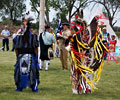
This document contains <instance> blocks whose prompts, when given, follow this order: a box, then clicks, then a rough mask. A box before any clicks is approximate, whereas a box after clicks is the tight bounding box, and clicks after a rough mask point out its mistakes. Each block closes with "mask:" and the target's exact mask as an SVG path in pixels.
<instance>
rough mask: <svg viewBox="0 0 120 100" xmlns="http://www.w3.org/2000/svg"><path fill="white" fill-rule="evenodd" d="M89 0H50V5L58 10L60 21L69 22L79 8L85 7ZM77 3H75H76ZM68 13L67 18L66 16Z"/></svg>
mask: <svg viewBox="0 0 120 100" xmlns="http://www.w3.org/2000/svg"><path fill="white" fill-rule="evenodd" d="M88 2H89V0H51V2H50V3H51V7H52V8H53V9H55V10H57V11H58V14H60V16H61V19H62V21H68V22H70V20H71V18H72V17H73V16H74V15H75V14H76V12H77V11H78V10H79V9H80V8H85V7H86V6H87V4H88ZM76 3H77V4H76ZM76 5H77V6H76ZM67 15H68V19H67V18H66V16H67Z"/></svg>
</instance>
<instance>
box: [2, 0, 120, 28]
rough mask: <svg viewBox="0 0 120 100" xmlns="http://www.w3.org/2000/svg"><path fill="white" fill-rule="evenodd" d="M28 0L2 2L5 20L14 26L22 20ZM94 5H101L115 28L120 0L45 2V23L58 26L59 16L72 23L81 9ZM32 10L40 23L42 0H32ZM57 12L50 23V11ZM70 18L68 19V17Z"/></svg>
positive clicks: (4, 0)
mask: <svg viewBox="0 0 120 100" xmlns="http://www.w3.org/2000/svg"><path fill="white" fill-rule="evenodd" d="M25 1H26V0H0V15H1V17H2V19H3V20H5V19H6V18H9V19H10V20H11V21H12V23H13V24H15V23H16V21H18V20H20V19H21V17H22V16H23V14H25V12H26V5H25ZM91 4H92V5H93V7H94V6H95V5H101V6H102V7H103V12H104V14H105V15H106V17H107V18H109V23H110V25H111V27H114V25H115V23H116V22H117V21H118V19H116V20H115V16H116V15H117V14H118V12H120V0H45V8H46V11H45V23H46V24H52V25H53V26H54V25H55V26H56V24H57V20H58V16H59V15H60V16H61V19H62V21H63V22H66V21H67V22H70V19H71V18H72V17H73V16H74V15H75V14H76V12H77V11H78V10H80V9H85V8H86V7H88V6H90V5H91ZM30 5H31V8H32V9H31V10H32V11H33V12H35V13H37V15H38V17H37V21H39V14H40V12H39V7H40V0H30ZM51 9H54V10H55V11H57V14H56V17H55V18H53V21H52V22H50V16H49V13H50V10H51ZM66 16H68V18H67V17H66Z"/></svg>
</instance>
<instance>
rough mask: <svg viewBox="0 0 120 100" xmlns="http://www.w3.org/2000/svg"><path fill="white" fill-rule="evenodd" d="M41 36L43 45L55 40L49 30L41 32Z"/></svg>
mask: <svg viewBox="0 0 120 100" xmlns="http://www.w3.org/2000/svg"><path fill="white" fill-rule="evenodd" d="M42 38H43V42H44V44H45V45H51V44H52V43H54V42H55V38H54V36H53V35H52V34H51V33H49V32H45V33H44V32H43V34H42Z"/></svg>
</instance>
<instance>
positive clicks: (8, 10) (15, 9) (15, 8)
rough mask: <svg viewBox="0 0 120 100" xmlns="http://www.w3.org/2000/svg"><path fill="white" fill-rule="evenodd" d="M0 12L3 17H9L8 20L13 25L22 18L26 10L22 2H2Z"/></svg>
mask: <svg viewBox="0 0 120 100" xmlns="http://www.w3.org/2000/svg"><path fill="white" fill-rule="evenodd" d="M0 10H1V11H2V13H4V15H7V16H9V17H10V20H11V21H12V22H13V23H14V22H15V21H16V20H17V19H18V18H20V17H21V16H22V13H23V12H24V11H25V10H26V5H25V4H24V0H2V7H0Z"/></svg>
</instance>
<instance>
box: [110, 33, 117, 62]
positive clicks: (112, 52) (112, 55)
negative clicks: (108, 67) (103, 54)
mask: <svg viewBox="0 0 120 100" xmlns="http://www.w3.org/2000/svg"><path fill="white" fill-rule="evenodd" d="M116 43H117V40H115V35H112V36H111V40H110V42H109V51H110V60H113V58H115V48H116Z"/></svg>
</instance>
